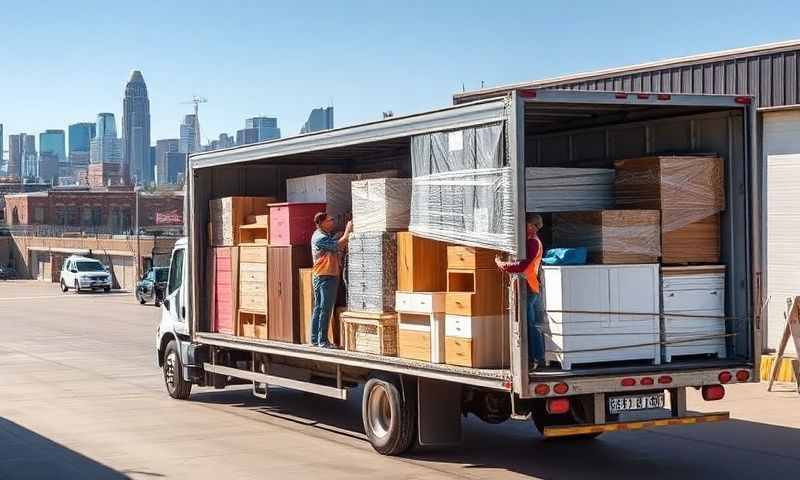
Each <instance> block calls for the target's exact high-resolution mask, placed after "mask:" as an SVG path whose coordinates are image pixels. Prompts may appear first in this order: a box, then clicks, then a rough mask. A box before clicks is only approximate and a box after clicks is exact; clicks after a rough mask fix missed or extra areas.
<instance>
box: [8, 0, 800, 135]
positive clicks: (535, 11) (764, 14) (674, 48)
mask: <svg viewBox="0 0 800 480" xmlns="http://www.w3.org/2000/svg"><path fill="white" fill-rule="evenodd" d="M289 3H290V2H280V3H277V2H268V1H249V0H248V1H235V2H222V1H217V2H211V1H193V2H188V1H185V2H177V1H176V2H172V1H169V0H162V1H160V2H151V1H146V0H127V1H125V2H112V1H108V0H104V1H98V2H88V1H87V2H82V1H79V0H73V1H71V2H60V1H50V2H15V3H14V6H13V8H10V7H7V8H3V9H2V15H0V52H2V55H0V123H3V124H5V134H6V135H7V134H9V133H18V132H22V131H24V132H26V133H37V134H38V133H39V132H40V131H43V130H45V129H47V128H63V129H66V127H67V125H68V124H69V123H74V122H77V121H94V118H95V115H96V114H97V113H98V112H101V111H110V112H113V113H114V114H115V115H116V116H117V128H118V129H119V128H120V121H121V116H122V95H123V90H124V84H125V81H126V80H127V77H128V74H129V71H130V70H131V69H134V68H135V69H139V70H141V71H142V73H143V75H144V78H145V81H146V82H147V86H148V90H149V93H150V102H151V106H150V108H151V117H152V139H153V143H155V140H156V139H159V138H169V137H177V136H178V124H179V122H180V120H181V118H182V116H183V115H184V114H185V113H189V112H190V111H191V105H184V104H181V102H182V101H185V100H188V99H190V98H191V97H192V95H202V96H205V97H207V98H208V100H209V103H207V104H205V105H202V106H201V110H200V118H201V128H202V135H203V141H204V143H205V139H206V138H209V137H211V138H215V137H216V136H217V135H218V134H219V133H221V132H227V133H231V134H234V133H235V130H236V129H239V128H243V127H244V119H245V118H246V117H249V116H255V115H259V114H266V115H272V116H277V117H278V119H279V126H280V127H281V129H282V131H283V135H284V136H288V135H293V134H295V133H297V131H298V130H299V128H300V126H301V125H302V123H303V122H304V121H305V119H306V117H307V115H308V113H309V111H310V110H311V108H313V107H315V106H324V105H328V104H330V103H331V102H332V103H333V105H334V107H335V117H336V118H335V120H336V125H337V126H343V125H346V124H352V123H358V122H362V121H369V120H374V119H377V118H380V116H381V112H382V111H384V110H393V111H394V112H395V113H397V114H402V113H411V112H416V111H420V110H425V109H428V108H433V107H437V106H442V105H447V104H448V103H450V98H451V95H452V93H454V92H455V91H458V90H460V89H461V85H462V83H463V84H464V85H465V86H466V88H467V89H473V88H477V87H479V86H480V84H481V81H484V82H485V84H486V85H487V86H491V85H497V84H503V83H510V82H516V81H523V80H530V79H538V78H545V77H551V76H555V75H560V74H568V73H574V72H580V71H587V70H593V69H598V68H604V67H613V66H621V65H626V64H632V63H640V62H644V61H650V60H657V59H662V58H669V57H674V56H682V55H687V54H693V53H703V52H708V51H714V50H722V49H728V48H736V47H743V46H750V45H755V44H759V43H767V42H773V41H781V40H788V39H793V38H798V37H800V24H798V22H797V18H798V14H800V3H795V2H787V1H783V2H767V1H762V2H753V1H724V2H703V1H697V0H695V1H692V2H686V1H673V2H657V4H654V5H657V6H654V7H649V6H648V5H647V2H641V1H638V2H601V1H576V2H546V3H543V2H536V1H531V0H529V1H520V2H516V1H513V2H512V1H510V2H502V1H498V2H477V1H475V2H471V1H461V2H452V1H428V2H422V1H419V2H418V1H409V2H402V1H400V2H398V1H391V2H390V1H385V2H384V1H373V2H344V1H343V2H317V1H305V2H303V5H302V6H293V5H289Z"/></svg>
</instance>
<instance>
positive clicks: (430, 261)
mask: <svg viewBox="0 0 800 480" xmlns="http://www.w3.org/2000/svg"><path fill="white" fill-rule="evenodd" d="M446 247H447V244H446V243H444V242H438V241H436V240H429V239H427V238H422V237H419V236H416V235H412V234H411V233H410V232H398V233H397V290H399V291H402V292H441V291H444V290H445V288H446V278H445V269H446V267H447V248H446Z"/></svg>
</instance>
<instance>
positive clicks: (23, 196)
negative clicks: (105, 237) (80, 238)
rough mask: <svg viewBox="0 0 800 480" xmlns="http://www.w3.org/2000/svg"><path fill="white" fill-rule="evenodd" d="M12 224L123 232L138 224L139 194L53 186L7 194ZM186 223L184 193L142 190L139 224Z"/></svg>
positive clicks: (6, 210)
mask: <svg viewBox="0 0 800 480" xmlns="http://www.w3.org/2000/svg"><path fill="white" fill-rule="evenodd" d="M5 200H6V205H5V218H6V223H7V224H8V225H11V226H34V225H54V226H63V227H74V230H81V229H83V230H92V229H95V230H108V231H111V232H122V231H127V230H130V229H132V228H133V227H134V224H135V221H134V214H135V211H136V193H134V192H133V190H131V189H125V190H114V189H105V190H90V189H80V188H73V189H52V190H49V191H42V192H33V193H17V194H9V195H6V197H5ZM182 222H183V192H168V193H144V192H139V226H140V227H142V228H152V227H163V228H165V229H168V228H169V227H175V226H179V225H181V224H182Z"/></svg>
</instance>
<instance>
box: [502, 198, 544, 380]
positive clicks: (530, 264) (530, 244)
mask: <svg viewBox="0 0 800 480" xmlns="http://www.w3.org/2000/svg"><path fill="white" fill-rule="evenodd" d="M543 226H544V221H543V220H542V216H541V215H538V214H535V213H529V214H528V215H527V216H526V217H525V232H526V237H527V255H526V257H525V260H520V261H517V262H504V261H503V260H501V259H500V257H495V259H494V260H495V263H497V267H498V268H499V269H500V270H502V271H504V272H506V273H517V274H522V276H524V277H525V283H526V284H527V286H528V305H527V317H528V322H527V323H528V358H529V365H530V369H531V370H535V369H536V368H537V367H538V365H539V363H540V362H542V361H544V337H543V336H542V332H541V330H540V328H541V326H540V323H541V322H539V321H538V320H539V319H538V318H537V317H538V309H539V304H540V302H541V298H540V288H539V266H540V265H541V263H542V253H543V251H544V248H543V246H542V241H541V240H540V239H539V235H538V232H539V230H541V229H542V227H543Z"/></svg>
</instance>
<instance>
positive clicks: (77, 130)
mask: <svg viewBox="0 0 800 480" xmlns="http://www.w3.org/2000/svg"><path fill="white" fill-rule="evenodd" d="M95 133H96V124H94V123H92V122H80V123H73V124H72V125H70V126H69V155H70V156H72V154H73V153H74V152H86V153H87V154H88V153H89V148H90V145H91V142H92V139H93V138H94V136H95Z"/></svg>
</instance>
